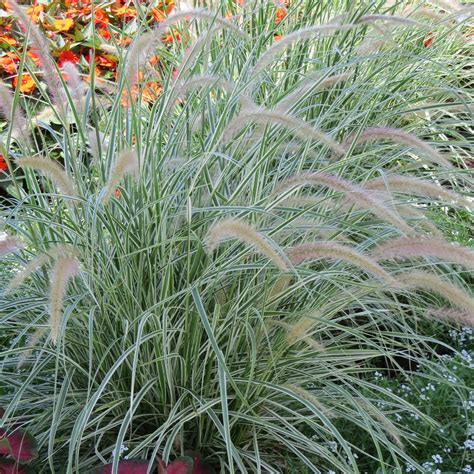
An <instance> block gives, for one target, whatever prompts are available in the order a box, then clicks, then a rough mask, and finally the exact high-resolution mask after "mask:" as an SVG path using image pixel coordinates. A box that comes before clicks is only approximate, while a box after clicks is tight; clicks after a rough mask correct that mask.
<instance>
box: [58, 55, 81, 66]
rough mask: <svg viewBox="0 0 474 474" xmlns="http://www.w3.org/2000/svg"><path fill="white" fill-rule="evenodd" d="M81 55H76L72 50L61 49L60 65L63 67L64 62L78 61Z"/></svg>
mask: <svg viewBox="0 0 474 474" xmlns="http://www.w3.org/2000/svg"><path fill="white" fill-rule="evenodd" d="M77 61H79V56H76V55H75V54H74V53H73V52H72V51H61V54H60V55H59V58H58V63H59V66H60V67H62V66H63V64H64V63H77Z"/></svg>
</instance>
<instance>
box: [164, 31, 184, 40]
mask: <svg viewBox="0 0 474 474" xmlns="http://www.w3.org/2000/svg"><path fill="white" fill-rule="evenodd" d="M173 33H174V34H171V33H167V34H166V35H164V36H163V38H162V39H161V41H162V42H163V43H171V42H172V41H174V40H175V39H176V41H178V42H180V41H181V37H180V36H179V33H178V32H177V31H174V32H173Z"/></svg>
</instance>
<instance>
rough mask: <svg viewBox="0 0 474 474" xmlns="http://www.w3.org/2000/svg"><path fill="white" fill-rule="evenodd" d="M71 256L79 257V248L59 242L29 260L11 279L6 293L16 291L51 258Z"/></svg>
mask: <svg viewBox="0 0 474 474" xmlns="http://www.w3.org/2000/svg"><path fill="white" fill-rule="evenodd" d="M64 256H69V257H78V256H79V252H78V251H77V249H75V248H74V247H72V246H71V245H68V244H59V245H55V246H53V247H51V248H49V249H48V250H46V251H45V252H44V253H42V254H40V255H38V256H37V257H35V258H33V260H31V261H30V262H28V263H27V264H26V265H25V266H24V267H23V268H22V269H21V270H20V271H18V272H17V274H16V275H15V276H14V277H13V278H12V279H11V280H10V282H9V283H8V286H7V287H6V289H5V293H9V292H10V291H14V290H15V289H16V288H18V287H19V286H20V285H21V284H22V283H23V282H24V281H25V280H26V279H27V278H28V277H29V276H30V275H32V274H33V273H34V272H35V271H36V270H38V269H39V268H41V267H42V266H43V265H46V264H47V263H49V262H50V261H51V260H56V259H58V258H60V257H64Z"/></svg>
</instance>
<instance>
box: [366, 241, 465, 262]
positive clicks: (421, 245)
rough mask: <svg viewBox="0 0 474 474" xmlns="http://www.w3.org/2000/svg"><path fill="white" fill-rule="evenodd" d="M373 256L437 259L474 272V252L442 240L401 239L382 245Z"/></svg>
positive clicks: (376, 257)
mask: <svg viewBox="0 0 474 474" xmlns="http://www.w3.org/2000/svg"><path fill="white" fill-rule="evenodd" d="M371 256H372V257H373V258H375V259H376V260H384V259H391V258H395V259H397V258H400V259H406V258H417V257H436V258H439V259H442V260H445V261H446V262H449V263H457V264H459V265H463V266H465V267H466V268H470V269H473V270H474V251H472V250H469V249H467V248H464V247H461V246H458V245H453V244H450V243H449V242H446V241H445V240H440V239H439V240H435V239H423V238H420V237H418V238H415V237H399V238H396V239H391V240H387V241H386V242H384V243H382V244H381V245H380V246H378V247H377V248H376V249H375V250H374V251H373V252H372V253H371Z"/></svg>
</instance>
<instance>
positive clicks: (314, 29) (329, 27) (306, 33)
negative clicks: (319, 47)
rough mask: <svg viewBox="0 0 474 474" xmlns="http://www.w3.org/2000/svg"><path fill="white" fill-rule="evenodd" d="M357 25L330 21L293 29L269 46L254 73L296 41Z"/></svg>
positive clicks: (349, 28)
mask: <svg viewBox="0 0 474 474" xmlns="http://www.w3.org/2000/svg"><path fill="white" fill-rule="evenodd" d="M356 26H357V25H353V24H346V25H341V24H336V23H328V24H325V25H316V26H309V27H307V28H301V29H299V30H296V31H293V32H292V33H289V34H287V35H285V36H283V38H281V39H280V40H279V41H277V42H276V43H273V44H272V45H271V46H270V47H269V48H267V50H266V51H265V52H264V53H263V54H262V55H261V56H260V58H259V60H258V62H257V64H256V65H255V67H254V70H253V72H252V74H257V73H258V72H260V71H261V70H262V69H264V68H265V67H266V66H267V65H268V64H269V63H270V62H271V61H272V59H273V58H274V57H275V56H276V55H277V54H278V53H280V52H281V51H282V50H283V49H285V48H286V47H287V46H290V45H292V44H293V43H294V42H296V41H302V40H307V39H311V38H313V37H314V36H317V35H319V34H321V33H328V32H331V31H335V32H337V31H347V30H351V29H352V28H355V27H356Z"/></svg>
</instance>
